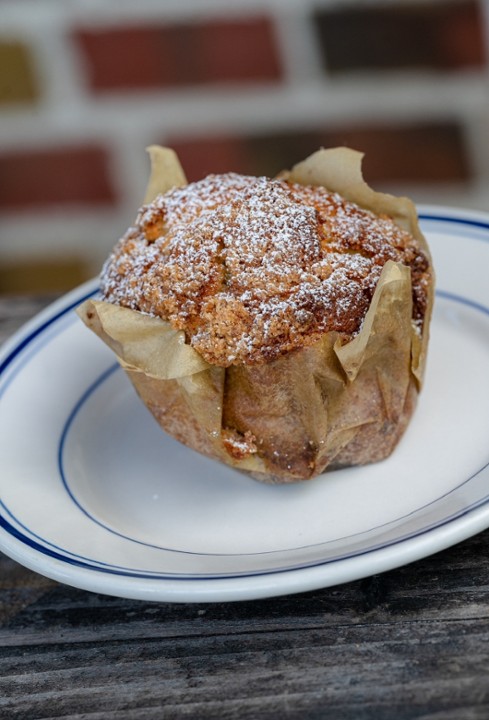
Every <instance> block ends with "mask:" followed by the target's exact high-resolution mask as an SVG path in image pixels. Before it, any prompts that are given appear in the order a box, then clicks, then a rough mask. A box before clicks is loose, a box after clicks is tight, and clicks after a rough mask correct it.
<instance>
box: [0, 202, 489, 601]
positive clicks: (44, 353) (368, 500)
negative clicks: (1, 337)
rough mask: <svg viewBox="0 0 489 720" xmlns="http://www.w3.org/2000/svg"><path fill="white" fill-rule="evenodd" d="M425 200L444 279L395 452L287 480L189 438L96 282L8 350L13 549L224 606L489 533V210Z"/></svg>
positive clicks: (117, 584)
mask: <svg viewBox="0 0 489 720" xmlns="http://www.w3.org/2000/svg"><path fill="white" fill-rule="evenodd" d="M419 210H420V219H421V224H422V228H423V231H424V232H425V234H426V236H427V238H428V241H429V243H430V246H431V249H432V252H433V256H434V262H435V267H436V271H437V280H438V282H437V285H438V290H437V297H436V303H435V312H434V318H433V325H432V340H431V345H430V354H429V362H428V371H427V378H426V383H425V388H424V390H423V393H422V395H421V398H420V403H419V407H418V409H417V411H416V414H415V417H414V418H413V421H412V423H411V425H410V427H409V428H408V431H407V433H406V435H405V437H404V438H403V440H402V441H401V443H400V445H399V447H398V448H397V449H396V451H395V453H394V454H393V455H392V457H391V458H389V459H388V460H386V461H384V462H383V463H378V464H376V465H372V466H368V467H364V468H351V469H347V470H342V471H339V472H334V473H329V474H326V475H323V476H321V477H320V478H317V479H316V480H314V481H311V482H308V483H303V484H300V485H293V486H287V487H282V486H280V487H277V486H266V485H261V484H259V483H256V482H254V481H252V480H250V479H249V478H247V477H244V476H242V475H240V474H239V473H236V472H234V471H232V470H230V469H228V468H225V467H222V466H221V465H219V464H217V463H214V462H213V461H211V460H208V459H207V458H203V457H201V456H199V455H197V454H196V453H194V452H193V451H191V450H189V449H187V448H185V447H183V446H181V445H179V444H178V443H176V442H175V441H174V440H172V439H171V438H168V437H167V436H166V435H164V433H162V431H161V430H160V429H159V428H158V426H157V425H156V423H155V422H154V420H153V419H152V418H151V416H150V415H149V413H148V412H147V410H146V409H145V408H144V407H143V406H142V404H141V403H140V401H139V400H138V398H137V397H136V395H135V392H134V390H133V389H132V386H130V384H129V382H128V380H127V379H126V377H125V376H124V374H123V372H122V371H121V370H120V369H119V368H118V366H117V365H116V364H114V359H113V356H112V354H111V353H110V351H108V350H107V348H105V346H103V344H102V343H100V341H99V340H98V339H97V338H96V337H95V336H93V335H92V334H91V333H90V332H89V331H88V330H87V329H86V328H85V327H84V326H83V325H82V323H81V322H80V321H79V319H78V318H77V316H76V314H75V312H74V309H75V307H76V306H77V305H78V304H79V303H81V302H82V301H83V300H84V299H85V298H86V297H89V296H92V295H94V294H96V292H97V283H96V281H91V282H90V283H87V284H85V285H84V286H82V287H80V288H78V289H77V290H75V291H73V292H71V293H70V294H69V295H67V296H65V297H63V298H62V299H61V300H59V301H58V302H56V303H55V304H53V305H52V306H50V307H49V308H48V309H47V310H45V311H44V312H42V313H41V314H40V315H38V316H37V317H36V318H34V320H32V321H31V322H29V323H28V324H27V325H26V326H25V327H24V328H23V329H22V330H20V331H19V332H18V333H17V334H16V335H15V336H14V337H13V338H12V339H11V340H10V342H9V343H8V344H6V345H5V346H4V348H3V349H2V351H1V353H0V456H1V457H2V477H1V478H0V550H2V551H3V552H4V553H6V554H7V555H9V556H10V557H12V558H14V559H15V560H17V561H18V562H20V563H22V564H23V565H25V566H27V567H29V568H31V569H33V570H35V571H37V572H39V573H42V574H44V575H46V576H48V577H51V578H54V579H56V580H58V581H60V582H63V583H67V584H69V585H73V586H76V587H80V588H84V589H87V590H91V591H95V592H101V593H107V594H110V595H116V596H122V597H131V598H140V599H151V600H159V601H176V602H197V601H223V600H239V599H251V598H259V597H269V596H273V595H280V594H285V593H291V592H301V591H305V590H311V589H315V588H319V587H327V586H331V585H335V584H339V583H342V582H346V581H350V580H354V579H358V578H361V577H365V576H367V575H371V574H373V573H377V572H382V571H385V570H388V569H391V568H394V567H398V566H401V565H403V564H406V563H408V562H412V561H414V560H417V559H419V558H422V557H425V556H427V555H429V554H432V553H434V552H437V551H439V550H441V549H443V548H446V547H448V546H450V545H453V544H455V543H457V542H459V541H461V540H463V539H465V538H467V537H470V536H471V535H473V534H475V533H477V532H479V531H481V530H483V529H485V528H487V527H489V442H488V429H489V383H488V382H487V367H489V291H488V289H487V286H486V279H485V271H486V268H487V267H488V266H489V215H485V214H482V213H475V212H469V211H462V210H453V209H448V208H440V207H421V208H420V209H419Z"/></svg>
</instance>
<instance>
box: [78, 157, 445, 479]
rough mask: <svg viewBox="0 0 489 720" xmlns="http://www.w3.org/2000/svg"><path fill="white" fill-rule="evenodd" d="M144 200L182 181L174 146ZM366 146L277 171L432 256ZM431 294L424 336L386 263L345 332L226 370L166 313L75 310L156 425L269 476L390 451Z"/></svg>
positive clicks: (105, 307)
mask: <svg viewBox="0 0 489 720" xmlns="http://www.w3.org/2000/svg"><path fill="white" fill-rule="evenodd" d="M149 150H150V154H151V160H152V175H151V179H150V182H149V185H148V190H147V194H146V198H145V201H146V202H150V201H151V200H152V199H153V198H154V197H155V196H156V195H157V194H158V193H160V192H166V191H167V190H169V189H170V188H171V187H176V186H181V185H183V184H185V176H184V174H183V171H182V169H181V167H180V164H179V162H178V159H177V158H176V156H175V154H174V153H173V152H172V151H171V150H168V149H166V148H158V147H152V148H150V149H149ZM361 160H362V154H361V153H358V152H356V151H353V150H349V149H347V148H335V149H331V150H319V151H318V152H317V153H315V154H314V155H312V156H311V157H309V158H308V159H307V160H305V161H304V162H302V163H299V164H298V165H296V166H295V167H294V168H293V169H292V171H290V172H286V173H282V175H281V177H286V178H287V179H289V180H291V181H293V182H298V183H302V184H305V185H322V186H324V187H326V188H327V189H328V190H330V191H334V192H338V193H340V194H341V195H342V196H343V197H345V198H347V199H348V200H352V201H354V202H356V203H357V204H358V205H360V206H361V207H364V208H366V209H369V210H372V211H373V212H375V213H377V214H379V213H386V214H388V215H389V216H390V217H392V219H393V220H394V222H396V223H397V224H398V225H399V226H401V227H402V228H404V229H406V230H409V232H411V233H412V234H413V235H415V236H416V237H417V238H418V239H419V242H420V243H421V246H422V248H423V249H424V251H425V252H426V253H427V255H428V257H429V250H428V247H427V245H426V242H425V240H424V238H423V236H422V234H421V232H420V230H419V228H418V224H417V216H416V211H415V208H414V206H413V204H412V203H411V202H410V201H409V200H408V199H406V198H394V197H392V196H390V195H385V194H382V193H376V192H374V191H373V190H371V189H370V188H369V187H368V185H367V184H366V183H365V182H364V181H363V177H362V173H361ZM432 302H433V287H432V288H430V295H429V302H428V310H427V313H426V317H425V320H424V327H423V333H422V335H420V333H419V330H418V329H417V328H416V326H415V325H414V323H413V321H412V291H411V272H410V269H409V268H408V267H406V266H404V265H402V264H400V263H394V262H392V261H388V262H387V263H386V265H385V266H384V268H383V270H382V273H381V276H380V280H379V282H378V285H377V288H376V290H375V293H374V296H373V299H372V303H371V305H370V308H369V310H368V312H367V315H366V317H365V319H364V322H363V325H362V328H361V330H360V332H359V333H358V334H357V335H356V336H355V337H354V338H353V339H352V340H350V341H349V342H346V343H345V342H344V340H343V341H342V339H341V338H340V336H339V335H338V334H337V333H335V332H330V333H325V334H324V335H323V336H322V337H321V339H320V340H319V341H318V342H317V343H316V344H314V345H313V346H311V347H307V348H303V349H300V350H295V351H292V352H290V353H287V354H286V355H283V356H281V357H279V358H278V359H277V360H275V361H273V362H270V363H267V364H264V365H237V366H231V367H229V368H221V367H217V366H213V365H210V364H208V363H207V362H206V361H205V360H204V359H203V358H202V357H201V356H200V355H199V354H198V353H197V352H196V351H195V350H194V349H193V348H191V347H190V346H189V345H188V344H186V342H185V335H184V333H183V331H177V330H174V329H173V328H172V327H171V326H170V324H169V323H168V322H166V321H164V320H161V319H159V318H154V317H150V316H147V315H143V314H142V313H139V312H137V311H134V310H129V309H127V308H123V307H119V306H116V305H112V304H109V303H106V302H101V301H95V300H88V301H87V302H85V303H84V304H83V305H82V306H81V307H80V308H79V310H78V312H79V315H80V317H81V318H82V319H83V320H84V322H85V323H86V324H87V326H88V327H89V328H91V329H92V330H93V331H94V332H95V333H96V334H97V335H98V336H99V337H100V338H101V339H102V340H103V341H104V342H105V343H106V344H107V345H108V346H109V347H110V348H111V349H112V350H113V351H114V353H115V354H116V356H117V358H118V360H119V362H120V364H121V366H122V367H123V368H124V370H125V371H126V372H127V374H128V376H129V378H130V380H131V381H132V383H133V384H134V387H135V388H136V390H137V392H138V394H139V396H140V397H141V399H142V400H143V402H144V403H145V404H146V406H147V407H148V408H149V410H150V411H151V412H152V414H153V415H154V417H155V418H156V420H157V421H158V422H159V424H160V425H161V427H162V428H163V429H164V430H166V431H167V432H168V433H169V434H170V435H172V436H173V437H175V438H176V439H177V440H179V441H181V442H182V443H184V444H186V445H188V446H189V447H191V448H193V449H195V450H197V451H199V452H201V453H203V454H205V455H207V456H210V457H212V458H215V459H216V460H219V461H222V462H224V463H226V464H228V465H230V466H231V467H233V468H236V469H238V470H240V471H244V472H247V473H249V474H251V475H252V476H253V477H255V478H256V479H258V480H262V481H265V482H282V483H283V482H293V481H298V480H305V479H308V478H312V477H314V476H316V475H318V474H320V473H322V472H323V471H324V470H326V469H333V468H338V467H342V466H345V465H357V464H364V463H369V462H375V461H378V460H381V459H383V458H385V457H387V456H388V455H389V454H390V453H391V452H392V450H393V449H394V447H395V446H396V444H397V442H398V441H399V439H400V437H401V436H402V434H403V432H404V430H405V428H406V426H407V423H408V422H409V419H410V417H411V415H412V413H413V410H414V408H415V405H416V399H417V395H418V392H419V390H420V387H421V383H422V379H423V374H424V367H425V362H426V353H427V343H428V333H429V321H430V315H431V308H432Z"/></svg>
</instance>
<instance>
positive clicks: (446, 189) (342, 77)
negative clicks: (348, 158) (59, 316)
mask: <svg viewBox="0 0 489 720" xmlns="http://www.w3.org/2000/svg"><path fill="white" fill-rule="evenodd" d="M488 18H489V0H445V1H443V2H442V1H440V0H377V1H375V0H357V2H354V1H352V0H348V1H346V0H343V1H342V2H340V1H339V0H262V1H261V2H257V1H255V0H237V1H236V2H234V3H229V2H228V1H227V0H186V2H182V1H181V0H178V2H177V0H165V2H161V1H160V0H138V2H131V1H130V0H119V2H118V3H114V2H113V1H112V0H85V1H84V2H83V3H61V2H59V0H22V1H20V0H3V1H2V2H1V4H0V292H1V291H2V289H3V291H6V290H9V291H10V290H12V289H15V288H16V287H18V288H33V289H37V288H40V289H43V290H44V289H49V288H61V289H64V288H66V287H69V286H70V285H73V284H75V283H76V282H78V281H79V280H80V279H81V278H83V277H84V276H86V275H91V274H94V273H96V272H97V270H98V268H99V265H100V263H101V262H102V260H103V258H104V257H105V255H106V254H107V252H108V250H109V249H110V247H111V246H112V244H113V243H114V242H115V240H116V239H117V237H118V236H119V235H120V233H121V232H122V231H123V230H124V229H125V227H126V226H127V225H129V224H130V223H131V221H132V219H133V216H134V213H135V210H136V208H137V206H138V205H139V203H140V200H141V197H142V195H143V193H144V187H145V183H146V178H147V172H148V163H147V159H146V156H145V153H144V148H145V146H147V145H149V144H152V143H163V144H168V145H171V146H173V147H174V148H175V149H176V150H177V151H178V153H179V155H180V157H181V160H182V163H183V165H184V167H185V169H186V172H187V175H188V177H189V178H190V179H197V178H199V177H202V176H203V175H205V174H207V173H208V172H225V171H228V170H235V171H238V172H245V173H263V174H269V175H273V174H274V173H276V172H277V171H278V170H280V169H282V168H283V167H287V166H290V165H291V164H292V163H294V162H296V161H297V160H299V159H301V158H303V157H304V156H305V155H307V154H308V153H310V152H312V151H314V150H315V149H317V147H319V146H320V145H326V146H328V145H337V144H347V145H350V146H352V147H355V148H358V149H360V150H363V151H364V152H366V159H365V164H364V169H365V174H366V176H367V179H369V180H370V181H371V182H372V183H373V184H375V186H376V187H377V188H379V189H386V190H390V191H392V192H396V193H397V192H401V193H407V194H410V195H411V196H412V197H413V198H414V199H415V200H416V201H418V202H424V203H428V202H436V203H441V204H446V205H453V204H455V205H459V206H467V207H473V208H478V209H482V210H487V211H489V150H488V145H489V143H488V142H487V139H488V136H489V96H488V91H487V80H488V78H487V73H488V70H487V57H488V54H487V44H488V38H489V33H488Z"/></svg>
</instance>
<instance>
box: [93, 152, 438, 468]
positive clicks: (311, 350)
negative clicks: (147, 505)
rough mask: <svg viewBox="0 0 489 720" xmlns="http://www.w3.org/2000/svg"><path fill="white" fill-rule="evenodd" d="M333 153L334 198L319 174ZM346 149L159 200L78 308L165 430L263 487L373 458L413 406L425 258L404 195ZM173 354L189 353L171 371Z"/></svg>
mask: <svg viewBox="0 0 489 720" xmlns="http://www.w3.org/2000/svg"><path fill="white" fill-rule="evenodd" d="M161 152H164V151H161ZM338 152H339V153H340V155H342V156H343V160H342V162H343V164H344V165H345V166H346V167H347V168H350V170H348V172H347V173H346V175H345V171H344V170H341V169H340V172H339V173H337V174H338V175H339V177H340V179H339V180H338V181H337V184H338V185H339V186H340V189H341V190H343V192H341V193H340V192H338V191H337V188H335V187H334V184H335V181H334V179H333V180H332V181H331V179H329V183H332V185H331V184H329V185H327V186H324V185H323V184H322V183H321V182H318V176H319V178H320V179H321V177H322V173H323V169H324V168H326V170H325V173H324V174H325V175H326V177H327V179H328V177H329V175H331V172H332V171H331V168H329V169H328V162H327V161H328V155H329V160H330V161H331V159H332V160H333V166H334V164H335V163H336V164H338V162H339V161H340V160H341V158H339V157H338ZM352 153H353V151H347V150H345V149H340V150H339V151H338V150H337V151H321V152H320V153H318V154H316V155H315V156H312V158H310V159H309V160H308V161H305V163H302V164H301V165H300V166H297V167H296V168H295V169H294V170H293V171H292V172H291V173H283V174H282V175H281V176H280V177H279V178H274V179H271V178H266V177H249V176H243V175H238V174H234V173H229V174H225V175H210V176H208V177H206V178H204V179H203V180H201V181H199V182H195V183H192V184H190V185H183V184H182V183H179V184H180V185H181V186H180V187H173V188H171V189H169V190H167V191H166V192H163V193H158V194H156V196H154V197H151V198H150V202H148V203H146V204H145V205H143V207H142V208H141V209H140V211H139V213H138V215H137V218H136V221H135V224H134V226H133V227H131V228H130V229H129V230H128V231H127V233H126V234H125V235H124V237H123V238H122V239H121V240H120V241H119V242H118V243H117V245H116V246H115V248H114V250H113V251H112V253H111V255H110V256H109V258H108V260H107V261H106V263H105V265H104V268H103V272H102V276H101V293H102V298H103V301H102V302H95V303H94V302H89V303H88V304H87V305H86V306H85V307H84V309H83V310H82V317H83V318H84V319H85V321H86V322H87V324H88V325H89V326H91V327H92V328H93V329H95V330H96V331H97V332H98V333H99V334H100V335H101V336H102V337H103V339H104V340H105V341H106V342H108V344H109V345H110V346H111V347H112V348H113V349H114V350H115V351H116V353H117V354H118V356H119V358H120V360H121V363H122V365H123V367H125V369H126V370H127V372H128V374H129V376H130V378H131V380H132V381H133V383H134V385H135V387H136V389H137V391H138V393H139V394H140V396H141V397H142V399H143V400H144V402H145V403H146V404H147V405H148V407H149V409H150V410H151V411H152V413H153V414H154V415H155V417H156V419H157V420H158V421H159V422H160V424H161V425H162V427H163V428H164V429H165V430H167V431H168V432H169V433H170V434H172V435H173V436H174V437H176V438H177V439H178V440H180V441H182V442H184V443H186V444H188V445H190V446H191V447H193V448H194V449H197V450H199V451H200V452H203V453H205V454H207V455H210V456H212V457H215V458H216V459H219V460H221V461H224V462H226V463H228V464H230V465H232V466H233V467H236V468H238V469H241V470H244V471H247V472H250V473H251V474H252V475H253V476H254V477H256V478H258V479H260V480H265V481H271V482H289V481H294V480H303V479H307V478H310V477H313V476H315V475H318V474H320V473H322V472H323V471H324V470H325V469H327V468H330V469H331V468H335V467H341V466H344V465H351V464H362V463H366V462H373V461H376V460H380V459H382V458H384V457H386V456H387V455H389V454H390V453H391V451H392V450H393V448H394V447H395V445H396V443H397V442H398V440H399V438H400V437H401V435H402V433H403V431H404V429H405V427H406V425H407V422H408V420H409V418H410V416H411V414H412V412H413V409H414V406H415V401H416V397H417V394H418V391H419V387H420V382H421V378H422V372H423V365H424V358H425V355H426V345H427V336H428V324H429V317H430V312H431V303H432V295H433V271H432V266H431V260H430V255H429V251H428V248H427V246H426V243H425V241H424V238H423V237H422V235H421V233H420V232H419V229H418V227H417V224H416V216H415V212H414V208H413V207H412V205H411V204H410V203H409V201H406V200H401V201H396V200H395V199H394V198H391V197H390V196H385V195H380V194H377V193H373V191H371V190H370V189H369V188H368V187H367V186H366V185H365V184H364V183H363V181H362V180H361V176H360V179H359V177H358V174H359V172H360V170H359V158H358V154H356V153H353V155H352ZM175 162H176V160H175ZM355 162H356V163H357V166H356V167H357V170H356V174H355V167H354V166H355ZM330 165H331V162H330ZM340 165H341V163H340ZM352 168H353V170H352ZM334 174H335V173H334V171H333V176H334ZM349 174H350V175H352V177H353V179H355V180H356V183H349V182H348V179H351V178H348V177H347V176H348V175H349ZM345 178H346V179H345ZM308 179H309V180H310V182H308V181H307V180H308ZM164 184H165V183H163V185H164ZM167 184H168V183H167ZM345 184H346V189H345ZM153 185H154V179H153ZM352 188H353V189H352ZM165 189H166V188H165ZM352 195H353V196H352ZM357 196H358V201H355V198H356V197H357ZM379 206H380V207H379ZM389 210H390V211H391V212H390V213H389ZM392 210H394V212H392ZM114 313H115V314H116V316H117V322H115V320H114V317H115V316H114ZM114 323H115V325H117V327H116V329H115V330H114ZM121 325H122V334H121V328H120V327H119V326H121ZM158 334H159V338H160V344H161V347H159V346H158V347H159V350H158V351H157V352H156V351H155V349H154V347H153V346H151V349H150V348H149V346H148V347H147V348H146V350H145V349H144V345H145V342H147V338H148V336H151V338H152V339H153V340H152V342H154V336H156V337H158ZM163 337H165V338H166V340H165V341H163ZM124 338H125V339H126V340H125V341H124ZM127 338H129V345H130V346H131V347H130V349H129V350H128V340H127ZM138 338H139V339H138ZM145 338H146V340H145ZM138 343H139V345H140V348H139V351H138V350H136V351H135V350H134V348H135V347H136V348H137V347H138ZM172 344H173V345H174V346H175V348H174V350H175V352H177V355H178V354H180V355H181V353H182V351H183V352H184V353H185V357H186V360H182V363H181V366H180V370H178V369H177V370H173V371H171V372H168V369H167V368H164V369H163V370H162V369H161V367H160V366H161V365H162V360H161V359H162V358H166V357H167V356H168V357H170V356H171V351H170V350H169V348H171V347H172ZM163 345H164V347H163ZM156 355H158V357H159V365H158V361H156V360H155V357H156ZM175 357H176V355H174V356H173V360H172V363H173V367H175ZM187 360H188V362H189V363H190V369H189V367H187ZM155 362H156V365H158V367H159V370H158V372H155V368H154V364H155ZM163 365H164V362H163ZM177 365H178V363H177ZM175 373H176V374H175Z"/></svg>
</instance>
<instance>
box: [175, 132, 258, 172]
mask: <svg viewBox="0 0 489 720" xmlns="http://www.w3.org/2000/svg"><path fill="white" fill-rule="evenodd" d="M165 144H167V145H169V146H170V147H172V148H173V149H174V150H175V152H176V153H177V155H178V157H179V159H180V162H181V163H182V167H183V169H184V170H185V174H186V176H187V178H188V180H189V182H193V181H194V180H200V179H201V178H203V177H205V176H206V175H210V174H211V173H218V174H220V173H227V172H238V173H242V174H244V175H249V174H252V173H253V166H252V164H251V162H250V156H249V154H248V152H247V147H246V144H245V142H244V141H243V140H242V139H240V138H232V137H218V138H192V139H188V140H185V139H171V138H169V139H166V141H165Z"/></svg>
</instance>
